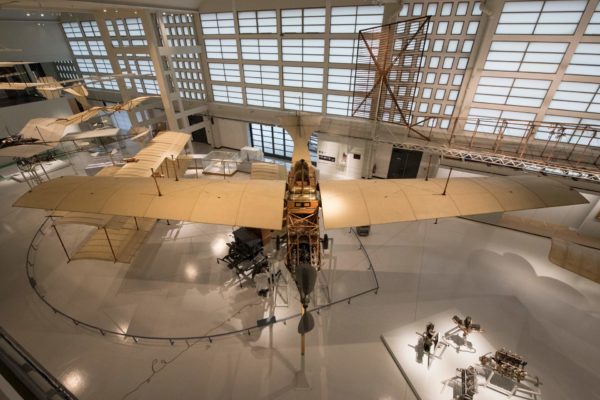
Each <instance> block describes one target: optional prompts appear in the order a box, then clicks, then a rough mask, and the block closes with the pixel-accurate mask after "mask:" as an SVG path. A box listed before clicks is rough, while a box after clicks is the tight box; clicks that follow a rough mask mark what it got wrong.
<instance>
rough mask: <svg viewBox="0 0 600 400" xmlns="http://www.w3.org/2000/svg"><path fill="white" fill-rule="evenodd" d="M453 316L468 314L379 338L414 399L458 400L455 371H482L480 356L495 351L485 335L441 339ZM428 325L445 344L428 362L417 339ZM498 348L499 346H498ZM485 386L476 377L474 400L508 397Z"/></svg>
mask: <svg viewBox="0 0 600 400" xmlns="http://www.w3.org/2000/svg"><path fill="white" fill-rule="evenodd" d="M454 315H459V316H462V317H464V316H465V315H467V314H466V313H465V312H463V311H460V310H456V309H449V310H447V311H444V312H442V313H439V314H436V315H432V316H430V317H427V318H423V319H421V320H418V321H415V322H413V323H411V324H408V325H405V326H403V327H401V328H399V329H395V330H393V331H390V332H387V333H384V334H383V335H382V336H381V340H382V342H383V343H384V345H385V346H386V348H387V350H388V352H389V354H390V356H391V357H392V359H393V360H394V362H395V363H396V365H397V366H398V368H399V369H400V371H401V372H402V375H404V378H405V379H406V381H407V383H408V385H409V386H410V387H411V389H412V391H413V393H414V395H415V397H416V398H417V399H420V400H452V399H455V398H457V397H458V396H459V394H460V378H458V376H459V372H458V371H457V369H458V368H467V367H469V366H475V367H476V368H477V369H478V370H479V371H481V370H482V368H481V367H480V366H479V357H480V356H482V355H484V354H486V353H489V352H494V351H496V348H495V347H494V346H492V345H491V344H490V343H489V342H488V341H487V340H486V338H485V333H483V334H481V333H472V334H470V335H469V336H468V337H467V338H466V339H464V338H463V337H462V335H461V334H460V333H459V334H454V335H451V336H449V337H448V338H446V339H444V333H446V332H448V331H450V330H451V329H452V328H454V327H455V326H456V324H455V323H454V322H452V316H454ZM428 322H433V323H434V324H435V329H436V331H438V332H439V333H440V344H441V342H442V340H445V341H446V343H447V344H448V346H447V348H446V349H445V350H444V351H443V352H436V354H437V355H438V356H437V357H433V356H432V357H433V358H432V359H431V360H428V354H427V353H425V352H424V350H423V338H422V337H421V336H420V333H422V332H424V331H425V326H426V325H427V323H428ZM497 345H498V347H502V344H501V343H498V344H497ZM438 346H439V344H438ZM429 361H431V362H429ZM484 384H485V377H483V376H482V375H478V393H477V394H476V395H475V399H477V400H504V399H506V398H507V395H506V394H503V393H499V392H497V391H495V390H493V389H492V388H489V387H487V388H486V387H484V386H483V385H484ZM538 398H541V397H538Z"/></svg>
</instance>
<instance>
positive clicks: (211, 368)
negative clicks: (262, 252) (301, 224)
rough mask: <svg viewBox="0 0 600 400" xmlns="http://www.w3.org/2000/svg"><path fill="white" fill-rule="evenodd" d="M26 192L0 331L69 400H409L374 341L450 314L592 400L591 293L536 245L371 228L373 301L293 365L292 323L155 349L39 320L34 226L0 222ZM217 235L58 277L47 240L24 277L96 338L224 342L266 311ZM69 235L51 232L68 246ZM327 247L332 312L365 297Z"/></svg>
mask: <svg viewBox="0 0 600 400" xmlns="http://www.w3.org/2000/svg"><path fill="white" fill-rule="evenodd" d="M83 161H85V160H83ZM83 161H82V160H79V162H83ZM76 162H77V160H76ZM2 172H3V173H4V172H5V171H2ZM72 173H73V170H72V169H63V170H61V171H57V172H55V173H52V176H59V175H61V174H72ZM78 173H79V174H82V173H81V171H78ZM238 175H240V174H236V178H237V179H241V178H242V176H241V175H240V176H238ZM26 190H27V185H26V184H24V183H16V182H13V181H0V207H1V208H0V215H1V219H0V254H1V255H2V263H1V265H2V267H1V268H2V271H1V272H0V274H1V275H0V276H1V279H0V324H1V325H2V327H4V328H5V329H6V330H7V331H8V332H9V333H10V334H11V335H12V336H14V337H15V338H16V339H17V340H19V342H20V343H21V344H22V345H23V346H24V347H25V348H26V349H28V350H29V352H30V353H31V354H32V355H33V356H34V357H36V358H37V359H38V360H39V361H40V362H41V363H42V364H43V365H44V366H45V367H46V368H47V369H48V370H50V371H51V372H52V373H53V374H54V375H55V376H57V377H58V378H60V379H61V380H62V382H63V383H64V384H65V385H66V386H67V387H68V388H69V389H71V390H72V391H73V392H74V393H75V394H76V395H77V396H79V397H80V398H82V399H124V398H126V399H191V398H201V399H344V400H346V399H412V398H413V397H412V395H411V393H410V390H409V389H408V387H407V385H406V383H405V382H404V380H403V378H402V375H401V374H400V372H399V371H398V369H397V367H396V365H395V364H394V362H393V360H392V359H391V358H390V356H389V355H388V353H387V351H386V350H385V347H384V346H383V344H382V343H381V341H380V335H381V334H383V333H385V332H390V331H392V330H394V329H397V328H399V327H402V326H404V325H407V324H410V323H412V322H414V321H417V320H422V319H428V317H430V316H433V315H435V314H437V313H440V312H443V311H445V310H448V309H451V308H455V309H458V310H461V311H464V312H465V313H469V314H471V315H472V316H473V317H474V319H475V320H476V321H477V322H480V323H481V324H482V325H483V326H484V327H485V329H486V332H485V334H484V335H485V339H486V340H487V341H488V342H489V343H490V344H492V345H494V346H497V347H506V348H509V349H511V350H513V351H515V352H517V353H519V354H521V355H523V356H524V357H526V359H527V360H528V361H529V365H528V369H529V370H530V371H531V373H532V374H533V375H538V376H540V378H541V380H542V382H543V383H544V385H543V387H542V390H543V394H544V399H546V400H562V399H575V400H588V399H590V400H593V399H600V367H599V366H600V342H599V340H598V339H599V336H600V286H599V285H597V284H595V283H593V282H590V281H588V280H586V279H584V278H581V277H579V276H577V275H574V274H572V273H570V272H568V271H565V270H563V269H561V268H559V267H556V266H554V265H552V264H551V263H550V262H549V261H548V260H547V254H548V251H549V247H550V243H549V241H548V240H546V239H542V238H539V237H535V236H531V235H526V234H522V233H517V232H513V231H508V230H504V229H499V228H494V227H491V226H488V225H483V224H479V223H476V222H470V221H466V220H461V219H447V220H441V221H440V222H439V223H438V224H433V222H432V221H424V222H419V223H404V224H393V225H387V226H374V227H372V230H371V236H369V237H367V238H365V239H364V243H365V245H366V248H367V250H368V252H369V254H370V255H371V258H372V261H373V264H374V266H375V268H376V270H377V273H378V277H379V282H380V285H381V289H380V290H379V292H378V294H377V295H375V294H368V295H365V296H363V297H359V298H356V299H354V300H353V301H352V302H351V304H347V303H342V304H338V305H335V306H333V307H331V308H330V309H328V310H326V311H323V312H321V314H320V315H315V318H316V325H317V327H316V329H315V330H314V331H313V332H311V333H310V334H309V335H307V354H306V357H305V358H304V362H303V361H302V359H301V357H300V355H299V345H300V340H299V337H298V335H297V333H296V322H295V321H291V323H288V324H287V325H283V324H276V325H275V326H273V327H272V328H268V329H264V330H263V331H261V332H254V333H252V335H250V336H248V335H237V336H232V337H227V338H223V339H218V340H214V341H213V343H209V342H206V341H201V342H195V341H188V342H187V343H184V342H177V343H176V344H174V345H170V344H168V343H164V342H147V341H141V342H140V343H135V342H133V340H131V339H122V338H118V337H111V336H106V337H103V336H101V335H100V334H98V333H95V332H92V331H89V330H86V329H84V328H82V327H78V326H75V325H73V324H72V323H71V322H69V321H68V320H66V319H65V318H63V317H61V316H58V315H55V314H53V312H52V311H51V310H50V309H49V308H48V307H47V306H46V305H45V304H43V303H42V302H41V301H40V299H39V298H38V297H37V296H36V295H35V294H34V293H33V291H32V289H31V288H30V286H29V283H28V282H27V279H26V274H25V255H26V252H27V248H28V246H29V242H30V240H31V238H32V237H33V235H34V233H35V231H36V230H37V228H38V227H39V225H40V224H41V222H42V219H43V216H44V213H43V212H42V211H38V210H26V209H17V208H12V207H11V204H12V203H13V202H14V200H15V199H16V198H17V197H18V196H19V195H20V194H22V193H23V192H25V191H26ZM59 229H60V228H59ZM64 229H68V228H64ZM230 232H231V228H229V227H220V226H208V225H199V224H174V225H171V226H167V225H165V224H164V223H160V224H159V225H158V227H157V229H156V230H155V232H154V233H153V235H152V237H151V239H150V241H149V242H148V243H147V245H146V246H145V247H144V248H143V252H142V254H140V256H139V257H138V258H137V259H136V260H135V262H134V263H132V264H131V265H130V266H128V265H121V264H112V263H104V262H82V261H76V262H72V263H69V264H66V259H65V257H64V255H63V254H62V250H61V248H60V247H59V245H58V243H57V241H56V237H54V235H53V234H51V235H49V236H48V237H47V238H45V239H44V241H43V243H42V246H41V247H40V250H39V252H38V257H37V258H36V274H37V275H36V278H37V279H38V282H39V285H40V286H41V287H42V288H43V290H44V294H45V295H46V296H47V298H48V299H49V300H50V301H52V302H53V304H55V305H57V306H60V308H61V309H64V310H65V311H68V312H69V313H71V314H73V315H74V316H76V317H77V318H80V319H82V320H86V321H89V322H93V323H95V324H105V326H106V327H110V328H111V329H116V330H121V331H126V332H130V333H138V334H141V333H139V332H142V333H148V334H156V335H166V336H169V335H173V336H177V335H202V334H205V333H207V332H210V333H212V332H218V331H223V330H226V329H235V328H239V327H243V326H247V324H254V323H255V320H256V319H257V317H258V316H260V315H261V313H264V311H265V308H266V306H265V304H264V303H263V302H262V301H261V300H260V299H259V298H258V297H256V296H255V294H254V292H253V289H251V288H242V289H240V288H238V287H236V286H235V285H232V284H231V273H230V271H229V270H227V269H226V268H225V267H223V266H222V265H217V264H216V263H215V261H214V259H215V256H216V255H219V254H223V252H224V247H223V243H224V241H225V240H226V239H227V235H228V234H229V233H230ZM79 233H81V234H84V233H85V232H83V231H81V232H79V231H74V232H66V231H65V234H66V237H67V238H68V241H69V242H68V243H67V247H69V246H75V245H76V239H79V238H80V236H77V235H79ZM329 233H330V235H332V236H333V237H334V238H335V247H334V251H335V255H336V257H337V266H336V272H335V281H334V284H333V285H334V289H333V297H336V298H339V297H343V296H344V295H348V294H352V293H355V292H358V291H360V290H364V289H368V288H370V287H372V284H373V282H372V280H371V278H370V275H369V273H368V271H366V269H365V266H366V261H365V259H364V257H363V256H362V253H361V252H360V251H359V250H358V248H357V244H356V241H355V239H354V237H353V236H351V235H350V234H348V233H347V232H346V231H335V232H329ZM277 312H278V313H281V314H279V315H286V313H289V314H293V313H294V312H295V310H294V309H293V307H290V308H289V309H286V308H285V307H283V308H279V309H278V310H277ZM450 317H451V315H449V316H448V318H450ZM440 399H444V400H446V399H448V397H444V396H442V397H440ZM428 400H429V399H428ZM431 400H436V399H431Z"/></svg>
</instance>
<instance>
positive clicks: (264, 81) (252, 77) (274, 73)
mask: <svg viewBox="0 0 600 400" xmlns="http://www.w3.org/2000/svg"><path fill="white" fill-rule="evenodd" d="M244 81H245V82H246V83H249V84H254V85H274V86H279V66H277V65H255V64H244Z"/></svg>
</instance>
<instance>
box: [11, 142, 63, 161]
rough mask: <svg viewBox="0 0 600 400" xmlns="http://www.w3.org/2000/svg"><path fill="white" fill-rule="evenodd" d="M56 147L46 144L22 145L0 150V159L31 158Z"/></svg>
mask: <svg viewBox="0 0 600 400" xmlns="http://www.w3.org/2000/svg"><path fill="white" fill-rule="evenodd" d="M53 148H54V147H52V146H47V145H45V144H20V145H17V146H8V147H4V148H2V149H0V157H19V158H29V157H33V156H35V155H37V154H40V153H43V152H45V151H48V150H52V149H53Z"/></svg>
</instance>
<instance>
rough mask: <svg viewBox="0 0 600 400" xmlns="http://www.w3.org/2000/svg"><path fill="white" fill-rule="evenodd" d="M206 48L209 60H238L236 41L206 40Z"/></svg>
mask: <svg viewBox="0 0 600 400" xmlns="http://www.w3.org/2000/svg"><path fill="white" fill-rule="evenodd" d="M204 47H205V49H206V57H207V58H221V59H228V60H236V59H237V58H238V56H237V44H236V41H235V40H234V39H205V40H204Z"/></svg>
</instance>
